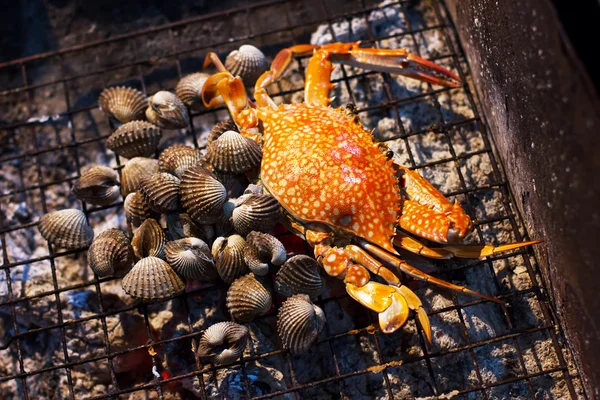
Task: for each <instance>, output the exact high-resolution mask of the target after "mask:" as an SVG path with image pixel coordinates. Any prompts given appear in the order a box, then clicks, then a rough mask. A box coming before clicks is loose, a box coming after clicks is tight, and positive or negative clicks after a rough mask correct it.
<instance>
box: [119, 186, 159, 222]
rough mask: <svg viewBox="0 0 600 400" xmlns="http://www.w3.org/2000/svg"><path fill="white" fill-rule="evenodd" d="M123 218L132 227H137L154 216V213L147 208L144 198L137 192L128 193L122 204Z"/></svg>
mask: <svg viewBox="0 0 600 400" xmlns="http://www.w3.org/2000/svg"><path fill="white" fill-rule="evenodd" d="M123 209H124V210H125V218H127V222H128V223H129V224H131V225H132V226H133V227H135V228H137V227H139V226H140V225H141V224H142V223H143V222H144V221H145V220H147V219H148V218H152V217H153V216H154V211H152V210H151V209H150V207H148V204H147V203H146V200H144V196H143V195H142V193H140V192H139V191H137V192H133V193H129V194H128V195H127V197H125V201H124V202H123Z"/></svg>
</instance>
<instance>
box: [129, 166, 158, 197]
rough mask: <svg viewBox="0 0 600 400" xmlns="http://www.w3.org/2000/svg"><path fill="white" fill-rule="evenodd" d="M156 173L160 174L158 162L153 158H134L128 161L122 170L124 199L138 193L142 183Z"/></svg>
mask: <svg viewBox="0 0 600 400" xmlns="http://www.w3.org/2000/svg"><path fill="white" fill-rule="evenodd" d="M156 172H158V161H157V160H155V159H153V158H146V157H134V158H132V159H131V160H129V161H127V163H126V164H125V166H124V167H123V170H121V194H122V195H123V197H126V196H127V195H128V194H129V193H133V192H137V191H138V189H139V188H140V181H141V180H142V179H143V178H145V177H147V176H151V175H154V174H155V173H156Z"/></svg>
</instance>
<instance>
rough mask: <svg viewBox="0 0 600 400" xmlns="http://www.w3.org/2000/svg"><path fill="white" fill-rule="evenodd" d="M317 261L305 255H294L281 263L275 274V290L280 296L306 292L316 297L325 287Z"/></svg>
mask: <svg viewBox="0 0 600 400" xmlns="http://www.w3.org/2000/svg"><path fill="white" fill-rule="evenodd" d="M319 271H320V267H319V264H318V263H317V261H316V260H315V259H314V258H312V257H309V256H306V255H303V254H301V255H296V256H293V257H291V258H290V259H289V260H287V261H286V262H285V264H283V266H282V267H281V269H280V270H279V271H278V272H277V274H276V275H275V291H276V292H277V294H278V295H280V296H282V297H290V296H293V295H295V294H306V295H308V296H310V297H311V298H312V299H316V298H317V296H318V295H319V294H320V293H321V291H322V290H323V288H324V287H325V282H324V281H323V278H321V275H320V274H319Z"/></svg>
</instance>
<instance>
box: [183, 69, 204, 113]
mask: <svg viewBox="0 0 600 400" xmlns="http://www.w3.org/2000/svg"><path fill="white" fill-rule="evenodd" d="M209 76H210V75H208V74H205V73H204V72H196V73H194V74H189V75H186V76H184V77H183V78H181V80H180V81H179V83H178V84H177V87H176V88H175V95H176V96H177V97H178V98H179V99H181V101H183V102H184V103H185V105H186V106H188V107H189V108H190V110H195V111H198V110H201V109H202V108H203V107H204V104H202V87H203V86H204V82H206V80H207V79H208V77H209Z"/></svg>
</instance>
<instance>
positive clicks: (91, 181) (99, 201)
mask: <svg viewBox="0 0 600 400" xmlns="http://www.w3.org/2000/svg"><path fill="white" fill-rule="evenodd" d="M71 190H72V192H73V193H74V194H75V196H77V198H78V199H80V200H83V201H86V202H88V203H90V204H95V205H97V206H107V205H109V204H112V203H114V202H115V201H116V200H117V199H118V198H119V196H120V192H119V175H118V174H117V172H116V171H115V170H114V169H112V168H109V167H105V166H102V165H94V166H93V167H91V168H90V169H88V170H87V171H86V172H84V173H83V174H82V175H81V176H80V177H79V179H77V180H76V181H75V183H74V184H73V187H72V188H71Z"/></svg>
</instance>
